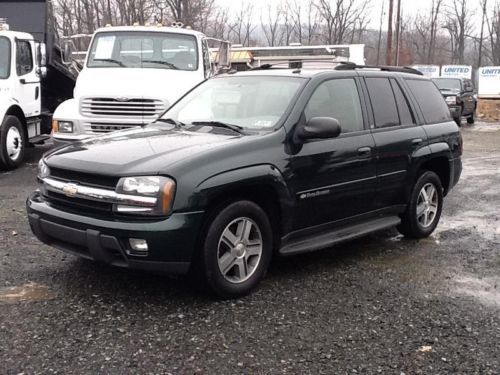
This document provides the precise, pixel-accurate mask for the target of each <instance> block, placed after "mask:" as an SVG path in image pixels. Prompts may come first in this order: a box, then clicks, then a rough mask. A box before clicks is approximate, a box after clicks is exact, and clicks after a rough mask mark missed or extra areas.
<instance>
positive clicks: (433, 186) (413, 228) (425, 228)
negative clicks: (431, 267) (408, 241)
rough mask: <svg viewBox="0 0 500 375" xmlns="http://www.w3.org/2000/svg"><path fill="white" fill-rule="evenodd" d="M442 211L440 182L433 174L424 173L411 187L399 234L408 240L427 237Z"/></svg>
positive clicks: (429, 172) (434, 227)
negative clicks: (408, 238)
mask: <svg viewBox="0 0 500 375" xmlns="http://www.w3.org/2000/svg"><path fill="white" fill-rule="evenodd" d="M442 209H443V187H442V185H441V180H440V179H439V177H438V175H437V174H435V173H434V172H431V171H427V172H424V173H423V174H422V175H420V177H419V178H418V179H417V182H416V183H415V185H414V186H413V190H412V192H411V196H410V201H409V202H408V206H407V208H406V211H405V213H404V214H403V216H402V217H401V224H400V225H399V226H398V230H399V232H400V233H402V234H404V235H405V236H406V237H410V238H424V237H428V236H429V235H430V234H431V233H432V232H433V231H434V229H436V226H437V224H438V222H439V218H440V217H441V210H442Z"/></svg>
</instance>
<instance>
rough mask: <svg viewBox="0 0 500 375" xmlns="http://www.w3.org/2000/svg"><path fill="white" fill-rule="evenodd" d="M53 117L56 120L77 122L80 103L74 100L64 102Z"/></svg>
mask: <svg viewBox="0 0 500 375" xmlns="http://www.w3.org/2000/svg"><path fill="white" fill-rule="evenodd" d="M52 117H53V118H54V119H55V120H68V121H71V120H72V121H74V120H76V118H77V117H78V101H77V100H76V99H74V98H72V99H68V100H66V101H64V102H62V103H61V104H59V106H58V107H57V108H56V110H55V111H54V115H53V116H52Z"/></svg>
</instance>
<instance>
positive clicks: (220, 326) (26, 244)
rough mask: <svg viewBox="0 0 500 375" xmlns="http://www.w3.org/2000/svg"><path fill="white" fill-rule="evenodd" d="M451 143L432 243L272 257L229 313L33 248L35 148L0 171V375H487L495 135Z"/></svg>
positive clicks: (365, 243) (496, 360)
mask: <svg viewBox="0 0 500 375" xmlns="http://www.w3.org/2000/svg"><path fill="white" fill-rule="evenodd" d="M462 131H463V136H464V141H465V155H464V159H463V161H464V172H463V176H462V179H461V181H460V182H459V184H458V185H457V186H456V188H455V189H454V190H453V191H452V192H451V193H450V195H449V196H448V197H447V198H446V199H445V207H444V212H443V217H442V220H441V223H440V225H439V226H438V229H437V230H436V232H435V233H434V234H433V235H432V236H431V237H430V238H428V239H425V240H421V241H410V240H406V239H404V238H402V237H401V236H400V235H398V234H397V232H395V231H393V230H391V231H386V232H382V233H377V234H375V235H372V236H369V237H367V238H364V239H360V240H357V241H354V242H350V243H346V244H344V245H341V246H337V247H335V248H332V249H329V250H327V251H321V252H316V253H311V254H307V255H300V256H296V257H291V258H285V259H277V260H275V261H274V262H273V264H272V267H271V269H270V272H269V274H268V276H267V278H266V279H265V280H264V282H263V283H262V285H261V286H260V288H259V289H258V290H257V291H256V292H255V293H254V294H252V295H250V296H248V297H246V298H243V299H240V300H238V301H214V300H213V299H211V298H209V297H208V296H205V295H203V294H201V293H200V292H198V291H196V290H194V289H192V288H191V287H189V286H188V284H187V283H186V281H185V280H184V279H182V278H179V279H174V278H168V277H161V276H154V275H148V274H144V273H138V272H133V271H127V270H120V269H114V268H110V267H106V266H101V265H98V264H94V263H91V262H88V261H83V260H80V259H77V258H75V257H72V256H69V255H65V254H63V253H62V252H60V251H57V250H55V249H52V248H50V247H47V246H45V245H42V244H40V243H39V242H38V241H37V240H36V238H35V237H34V236H33V235H32V233H31V231H30V229H29V225H28V223H27V219H26V213H25V208H24V202H25V199H26V197H27V196H28V194H29V193H30V192H31V191H33V190H34V189H35V188H36V181H35V175H36V163H37V161H38V159H39V157H40V156H41V154H42V153H43V152H44V151H46V150H47V149H48V148H47V147H37V148H35V149H32V150H30V152H29V158H28V159H29V160H28V163H27V164H26V165H25V166H24V167H23V168H21V169H19V170H16V171H12V172H4V173H0V373H2V374H18V373H25V374H36V373H44V374H46V373H106V374H126V373H151V374H153V373H154V374H165V373H171V374H195V373H203V374H239V373H241V374H269V373H273V374H274V373H285V374H286V373H289V374H299V373H300V374H340V373H367V374H373V373H383V374H398V375H400V374H403V373H404V374H418V373H422V374H443V373H453V374H457V373H460V374H474V373H475V374H497V373H500V354H499V353H500V340H499V337H500V219H499V216H500V215H499V212H500V123H497V124H491V123H490V124H487V123H478V124H476V125H475V126H466V125H464V126H463V128H462Z"/></svg>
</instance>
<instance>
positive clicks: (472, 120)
mask: <svg viewBox="0 0 500 375" xmlns="http://www.w3.org/2000/svg"><path fill="white" fill-rule="evenodd" d="M475 122H476V110H475V109H474V112H472V115H470V116H469V117H467V123H468V124H474V123H475Z"/></svg>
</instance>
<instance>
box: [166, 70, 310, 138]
mask: <svg viewBox="0 0 500 375" xmlns="http://www.w3.org/2000/svg"><path fill="white" fill-rule="evenodd" d="M304 82H305V80H304V79H303V78H298V77H270V76H252V77H250V76H246V77H238V76H232V77H231V76H225V77H221V78H213V79H210V80H208V81H206V82H205V83H203V84H201V85H200V86H198V87H197V88H195V89H194V90H193V91H191V92H190V93H189V94H188V95H186V96H185V97H184V98H182V99H181V100H180V101H179V102H178V103H177V104H176V105H175V106H173V107H172V108H171V109H170V110H169V111H168V112H166V113H165V114H164V115H163V116H162V117H163V118H165V119H166V118H170V119H173V120H176V121H178V122H181V123H184V124H192V123H193V122H196V123H198V122H211V121H212V122H213V121H217V122H223V123H226V124H231V125H237V126H240V127H243V128H246V129H254V130H265V129H271V128H273V127H275V126H276V124H277V123H278V121H279V119H280V118H281V117H282V116H283V115H284V114H285V111H286V110H287V108H288V106H289V105H290V103H291V101H292V100H293V98H294V96H295V95H296V94H297V92H298V91H299V88H300V87H301V86H302V84H303V83H304Z"/></svg>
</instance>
